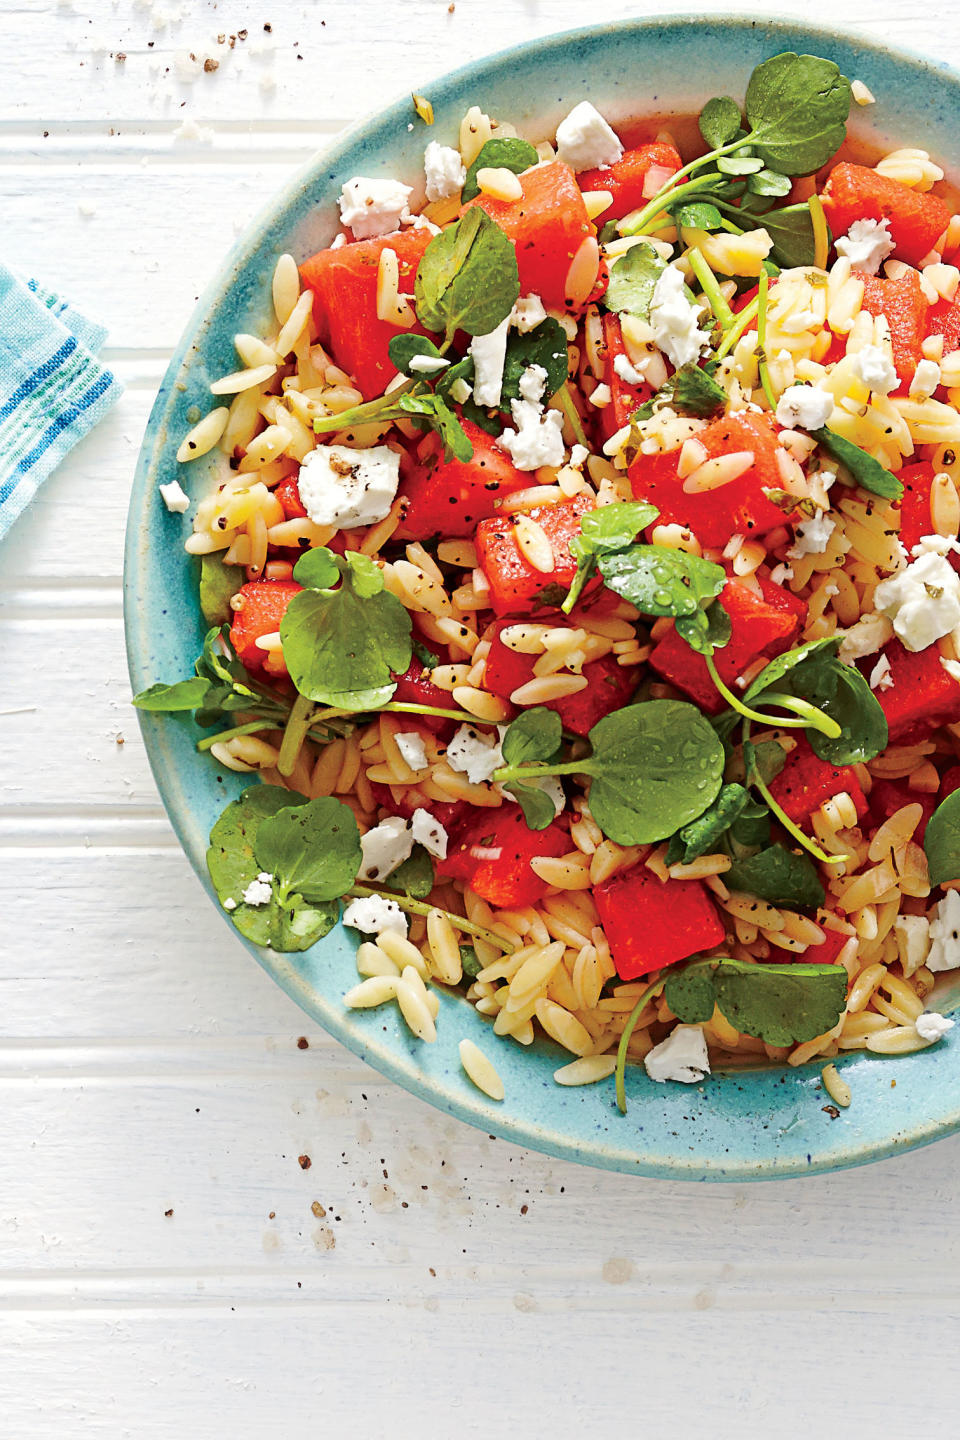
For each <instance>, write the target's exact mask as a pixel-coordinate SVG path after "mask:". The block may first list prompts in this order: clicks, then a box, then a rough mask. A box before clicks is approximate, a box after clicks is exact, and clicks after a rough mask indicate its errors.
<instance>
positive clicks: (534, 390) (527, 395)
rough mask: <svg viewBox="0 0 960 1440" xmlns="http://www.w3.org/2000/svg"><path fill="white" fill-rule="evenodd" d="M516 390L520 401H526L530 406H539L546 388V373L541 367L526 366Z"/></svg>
mask: <svg viewBox="0 0 960 1440" xmlns="http://www.w3.org/2000/svg"><path fill="white" fill-rule="evenodd" d="M518 388H519V390H520V398H521V400H526V401H528V402H529V403H530V404H531V405H539V404H540V401H541V400H542V399H543V392H544V390H546V388H547V372H546V370H544V368H543V366H542V365H528V366H527V368H526V369H525V370H524V372H523V374H522V375H521V376H520V383H519V387H518Z"/></svg>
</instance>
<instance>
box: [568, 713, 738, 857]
mask: <svg viewBox="0 0 960 1440" xmlns="http://www.w3.org/2000/svg"><path fill="white" fill-rule="evenodd" d="M589 740H590V744H591V745H592V747H593V753H592V754H591V755H590V756H588V757H586V758H585V759H583V760H578V761H577V762H576V763H577V768H578V769H579V770H580V771H581V772H582V773H585V774H587V775H590V776H591V777H592V780H591V785H590V809H591V812H592V814H593V816H594V819H595V820H596V822H597V824H598V825H599V826H600V829H601V830H602V831H603V833H604V834H605V835H607V836H608V837H609V838H610V839H611V840H613V841H615V842H616V843H617V844H618V845H645V844H650V843H652V842H653V841H656V840H665V839H666V838H667V837H668V836H670V835H672V834H673V833H674V831H675V830H679V829H680V828H681V827H682V826H684V825H688V824H689V823H690V821H691V820H695V819H696V818H697V816H698V815H702V814H703V812H704V810H706V808H707V807H708V805H711V804H712V803H713V801H714V800H715V799H716V796H717V794H718V792H719V790H720V786H721V783H722V776H723V766H724V754H723V745H722V744H721V743H720V740H719V738H718V737H717V734H716V731H715V730H714V729H713V727H712V726H711V724H710V722H709V721H708V720H707V719H706V718H705V717H704V716H703V715H701V714H700V711H699V710H698V709H697V708H696V706H694V705H690V704H688V703H687V702H686V701H683V700H647V701H643V702H641V703H640V704H636V705H627V706H625V707H624V708H623V709H622V710H615V711H613V713H612V714H610V715H605V716H604V718H603V719H602V720H598V721H597V723H596V725H594V727H593V729H592V730H591V731H590V735H589Z"/></svg>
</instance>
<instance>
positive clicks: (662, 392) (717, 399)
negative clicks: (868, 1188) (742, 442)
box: [630, 361, 728, 420]
mask: <svg viewBox="0 0 960 1440" xmlns="http://www.w3.org/2000/svg"><path fill="white" fill-rule="evenodd" d="M727 398H728V397H727V392H726V391H725V390H723V389H722V388H721V387H720V386H719V385H718V384H717V382H716V380H714V379H713V377H712V376H711V375H710V374H708V372H707V370H705V369H701V368H700V366H699V365H695V364H694V363H693V362H692V361H691V362H690V363H689V364H687V365H681V366H680V369H679V370H677V371H675V372H674V374H673V375H671V376H670V378H669V380H666V381H665V382H664V384H663V385H661V386H660V389H659V390H658V391H657V393H656V395H655V396H654V398H653V399H652V400H648V401H647V403H646V405H641V407H640V409H639V410H637V411H636V412H635V413H634V414H633V415H632V416H631V417H630V418H631V420H649V419H650V417H651V415H652V414H653V413H654V411H655V410H659V409H661V408H662V407H663V406H664V405H669V406H670V409H671V410H675V411H676V412H677V414H678V415H692V416H695V417H696V418H697V419H700V420H709V419H712V417H713V416H714V415H721V414H722V413H723V411H724V410H725V409H726V408H727Z"/></svg>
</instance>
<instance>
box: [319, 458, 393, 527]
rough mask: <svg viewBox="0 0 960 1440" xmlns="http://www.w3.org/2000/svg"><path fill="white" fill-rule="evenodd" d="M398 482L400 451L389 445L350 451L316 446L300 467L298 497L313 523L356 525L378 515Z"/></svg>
mask: <svg viewBox="0 0 960 1440" xmlns="http://www.w3.org/2000/svg"><path fill="white" fill-rule="evenodd" d="M399 483H400V456H399V455H398V454H397V452H396V451H395V450H391V449H390V447H389V446H388V445H374V446H373V447H372V448H371V449H369V450H351V449H350V448H349V447H348V446H347V445H318V446H317V448H316V450H311V451H310V453H309V455H308V456H307V457H306V459H305V460H304V462H303V464H302V465H301V466H300V475H299V479H298V481H297V484H298V486H299V489H300V499H301V501H302V502H303V508H304V509H305V510H306V512H307V514H308V515H309V517H310V519H311V520H312V521H313V523H314V525H336V526H338V527H339V528H340V529H341V530H356V529H357V527H358V526H360V525H372V524H374V523H375V522H376V521H377V520H382V519H383V518H384V517H385V516H386V514H387V512H388V511H389V509H390V506H391V505H392V504H393V500H394V496H395V495H396V493H397V486H398V485H399Z"/></svg>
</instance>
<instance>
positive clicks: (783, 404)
mask: <svg viewBox="0 0 960 1440" xmlns="http://www.w3.org/2000/svg"><path fill="white" fill-rule="evenodd" d="M833 404H834V401H833V396H832V395H828V394H827V392H826V390H818V389H817V387H816V386H815V385H791V386H790V387H789V388H788V389H787V390H784V392H783V394H782V395H781V396H780V399H779V401H778V403H777V423H778V424H780V425H782V426H783V427H784V429H786V430H797V429H799V430H819V429H820V428H821V426H823V425H826V423H827V421H828V420H829V419H830V416H831V415H832V414H833Z"/></svg>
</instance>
